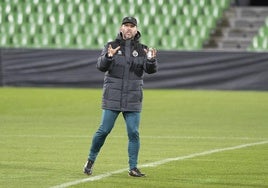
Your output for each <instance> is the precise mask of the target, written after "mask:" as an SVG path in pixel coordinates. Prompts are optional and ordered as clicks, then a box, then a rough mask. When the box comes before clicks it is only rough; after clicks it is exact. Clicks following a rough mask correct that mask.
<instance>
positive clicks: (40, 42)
mask: <svg viewBox="0 0 268 188" xmlns="http://www.w3.org/2000/svg"><path fill="white" fill-rule="evenodd" d="M31 42H32V43H31V44H30V45H31V46H34V47H36V48H49V47H51V46H52V44H53V38H52V36H51V35H47V34H36V35H35V36H33V37H32V39H31Z"/></svg>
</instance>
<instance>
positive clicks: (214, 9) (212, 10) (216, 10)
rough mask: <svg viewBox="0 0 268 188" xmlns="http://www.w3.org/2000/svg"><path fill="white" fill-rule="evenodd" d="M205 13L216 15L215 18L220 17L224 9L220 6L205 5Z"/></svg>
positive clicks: (208, 15)
mask: <svg viewBox="0 0 268 188" xmlns="http://www.w3.org/2000/svg"><path fill="white" fill-rule="evenodd" d="M203 12H204V15H205V16H207V17H210V16H212V17H214V18H215V19H219V18H221V16H222V10H221V8H220V7H219V6H213V5H211V6H205V7H204V8H203Z"/></svg>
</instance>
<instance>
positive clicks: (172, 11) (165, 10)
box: [160, 4, 181, 17]
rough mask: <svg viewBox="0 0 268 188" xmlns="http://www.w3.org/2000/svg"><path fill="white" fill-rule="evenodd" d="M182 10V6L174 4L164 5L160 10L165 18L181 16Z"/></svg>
mask: <svg viewBox="0 0 268 188" xmlns="http://www.w3.org/2000/svg"><path fill="white" fill-rule="evenodd" d="M180 9H181V7H180V6H174V4H163V5H162V6H161V9H160V10H161V13H162V14H163V15H165V16H167V15H169V16H171V17H177V16H178V15H179V14H180Z"/></svg>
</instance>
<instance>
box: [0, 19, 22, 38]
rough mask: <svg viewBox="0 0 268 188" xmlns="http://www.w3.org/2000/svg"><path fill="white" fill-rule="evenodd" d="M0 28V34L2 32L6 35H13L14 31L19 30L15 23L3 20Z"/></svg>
mask: <svg viewBox="0 0 268 188" xmlns="http://www.w3.org/2000/svg"><path fill="white" fill-rule="evenodd" d="M0 28H1V30H0V31H1V35H2V34H7V35H14V34H15V33H18V32H19V27H18V25H17V24H15V23H9V22H4V23H2V24H1V25H0Z"/></svg>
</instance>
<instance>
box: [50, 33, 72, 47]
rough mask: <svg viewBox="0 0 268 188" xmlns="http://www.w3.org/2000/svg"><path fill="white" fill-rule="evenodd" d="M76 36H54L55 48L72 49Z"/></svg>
mask: <svg viewBox="0 0 268 188" xmlns="http://www.w3.org/2000/svg"><path fill="white" fill-rule="evenodd" d="M74 40H75V39H74V35H70V34H65V33H64V34H57V35H55V36H54V46H55V47H57V48H70V47H73V44H74Z"/></svg>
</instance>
